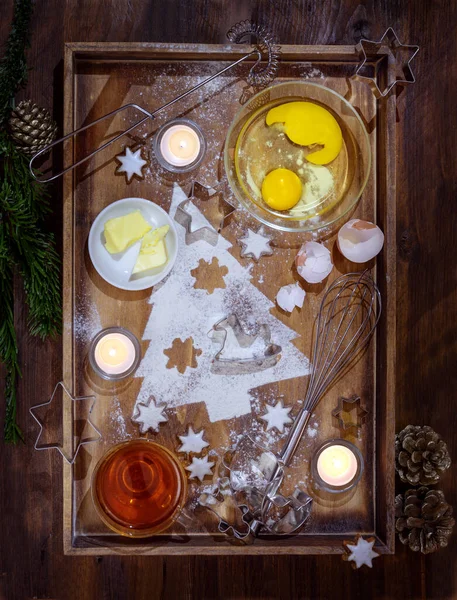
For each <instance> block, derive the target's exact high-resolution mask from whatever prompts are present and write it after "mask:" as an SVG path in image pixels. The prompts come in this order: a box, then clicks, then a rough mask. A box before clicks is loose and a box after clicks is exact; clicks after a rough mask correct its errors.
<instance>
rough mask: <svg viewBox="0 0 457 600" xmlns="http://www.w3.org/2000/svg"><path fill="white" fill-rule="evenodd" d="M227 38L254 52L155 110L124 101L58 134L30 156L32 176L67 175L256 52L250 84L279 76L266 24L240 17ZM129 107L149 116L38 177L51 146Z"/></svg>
mask: <svg viewBox="0 0 457 600" xmlns="http://www.w3.org/2000/svg"><path fill="white" fill-rule="evenodd" d="M227 38H228V39H229V41H231V42H234V43H236V44H240V43H242V42H243V41H249V42H250V43H253V49H252V51H251V52H249V53H248V54H246V55H245V56H242V57H241V58H239V59H238V60H236V61H234V62H233V63H231V64H229V65H228V66H227V67H224V68H223V69H221V70H220V71H218V72H217V73H215V74H214V75H211V76H210V77H208V78H207V79H205V80H204V81H202V82H201V83H199V84H198V85H196V86H194V87H193V88H191V89H189V90H187V91H185V92H183V93H182V94H180V95H179V96H177V97H176V98H173V100H170V101H169V102H167V103H166V104H164V105H162V106H160V107H159V108H157V109H156V110H154V111H152V112H150V111H148V110H146V109H145V108H143V107H142V106H139V105H138V104H134V103H130V104H124V106H120V107H119V108H117V109H116V110H113V111H111V112H110V113H108V114H106V115H103V116H102V117H100V118H99V119H96V120H95V121H92V123H88V124H87V125H84V126H83V127H80V128H79V129H75V131H72V132H71V133H68V134H67V135H65V136H63V137H62V138H59V139H58V140H56V141H54V142H52V144H49V145H48V146H46V147H45V148H43V149H42V150H40V151H39V152H37V153H36V154H35V155H34V156H32V158H31V159H30V162H29V170H30V173H31V175H32V177H33V178H34V179H36V181H38V182H39V183H47V182H48V181H53V180H54V179H57V178H58V177H60V176H61V175H64V173H67V172H68V171H71V170H72V169H74V168H75V167H77V166H79V165H80V164H82V163H84V162H86V161H87V160H89V159H90V158H92V157H93V156H95V154H97V153H98V152H101V151H102V150H104V149H105V148H107V147H108V146H110V145H111V144H113V143H114V142H115V141H116V140H118V139H120V138H121V137H123V136H124V135H127V133H130V132H131V131H133V130H134V129H136V128H137V127H139V126H140V125H142V124H143V123H145V122H146V121H147V120H148V119H154V116H155V115H156V114H157V113H159V112H160V111H162V110H165V109H166V108H169V107H170V106H172V105H173V104H175V103H176V102H179V101H180V100H182V99H183V98H185V97H186V96H188V95H189V94H192V92H195V91H196V90H198V89H200V88H201V87H203V86H204V85H206V84H207V83H209V82H210V81H213V79H216V78H217V77H219V76H220V75H222V74H223V73H225V72H227V71H229V70H230V69H233V67H235V66H236V65H239V64H240V63H242V62H244V61H245V60H247V59H249V58H251V57H254V56H257V60H256V62H255V63H254V65H253V66H252V67H251V69H250V70H249V75H248V77H247V82H248V84H249V85H251V86H253V87H254V88H257V89H261V88H263V87H265V86H266V85H268V84H269V83H271V82H272V81H273V79H274V78H275V76H276V72H277V70H278V66H279V55H280V48H279V46H277V45H276V44H275V42H274V40H273V37H272V35H271V33H270V32H269V30H268V29H267V28H266V27H264V26H262V25H257V24H256V23H253V22H252V21H249V20H246V21H241V22H240V23H237V24H236V25H234V26H233V27H232V28H231V29H229V31H228V32H227ZM262 61H265V64H264V65H261V62H262ZM127 108H135V109H137V110H139V111H140V112H142V113H143V114H144V115H146V116H145V117H143V118H142V119H140V120H139V121H137V122H136V123H134V124H133V125H131V126H130V127H128V128H127V129H125V130H124V131H121V133H119V134H118V135H116V136H115V137H113V138H112V139H111V140H109V141H108V142H106V143H105V144H103V145H102V146H99V147H98V148H96V149H95V150H93V151H92V152H91V153H90V154H88V155H87V156H85V157H84V158H82V159H80V160H78V161H77V162H75V163H73V164H72V165H70V166H69V167H67V168H66V169H64V170H63V171H59V173H57V174H55V175H53V176H52V177H48V178H47V179H39V178H38V177H37V176H36V174H35V172H34V170H33V163H34V161H35V160H36V159H37V158H38V157H40V156H42V155H43V154H46V153H47V152H49V150H51V148H53V147H54V146H57V145H58V144H62V143H63V142H64V141H65V140H68V139H69V138H72V137H74V136H76V135H77V134H78V133H81V132H82V131H85V130H86V129H89V128H90V127H93V126H94V125H96V124H97V123H100V122H101V121H104V120H105V119H110V118H111V117H114V116H115V115H116V114H117V113H119V112H121V111H123V110H126V109H127Z"/></svg>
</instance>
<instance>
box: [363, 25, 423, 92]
mask: <svg viewBox="0 0 457 600" xmlns="http://www.w3.org/2000/svg"><path fill="white" fill-rule="evenodd" d="M356 51H357V52H358V54H359V60H360V63H359V65H358V67H357V70H356V72H355V73H354V75H353V76H352V77H353V78H354V79H359V80H361V81H364V82H366V83H368V85H369V86H370V88H371V90H372V92H373V94H374V95H375V97H376V98H385V97H386V96H387V95H388V94H389V93H390V92H391V91H392V89H393V88H394V86H395V85H402V86H404V85H407V84H409V83H414V82H415V81H416V79H415V77H414V73H413V71H412V69H411V66H410V63H411V61H412V60H413V58H414V57H415V56H416V54H417V53H418V52H419V46H411V45H408V44H402V43H401V42H400V40H399V39H398V36H397V34H396V33H395V31H394V30H393V29H392V27H389V28H388V29H387V31H386V32H385V33H384V35H383V36H382V38H381V39H380V40H379V42H375V41H372V40H365V39H361V40H360V42H359V43H358V44H357V46H356ZM405 52H408V53H409V55H410V56H409V58H408V59H407V60H406V61H405V59H404V54H405ZM389 58H390V59H391V60H392V61H393V63H394V64H395V73H394V72H393V71H394V69H390V68H389V75H388V81H387V83H386V85H385V86H383V88H382V89H381V88H380V87H379V84H378V77H377V73H378V69H377V64H378V63H379V62H380V61H382V60H389ZM372 62H374V63H375V64H374V65H373V64H369V63H372ZM389 62H390V61H389ZM394 76H395V79H393V77H394ZM392 79H393V80H392Z"/></svg>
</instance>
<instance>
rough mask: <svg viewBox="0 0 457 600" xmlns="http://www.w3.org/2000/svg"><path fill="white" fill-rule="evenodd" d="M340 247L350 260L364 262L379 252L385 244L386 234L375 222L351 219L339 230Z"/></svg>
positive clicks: (338, 242) (338, 241)
mask: <svg viewBox="0 0 457 600" xmlns="http://www.w3.org/2000/svg"><path fill="white" fill-rule="evenodd" d="M337 244H338V249H339V251H340V252H341V254H342V255H343V256H344V257H346V258H347V259H348V260H350V261H352V262H355V263H364V262H367V261H369V260H371V259H372V258H374V257H375V256H376V255H377V254H379V253H380V252H381V250H382V247H383V245H384V234H383V232H382V231H381V230H380V229H379V227H378V226H377V225H375V224H374V223H370V221H363V220H362V219H351V220H350V221H348V222H347V223H345V224H344V225H343V227H341V229H340V230H339V231H338V240H337Z"/></svg>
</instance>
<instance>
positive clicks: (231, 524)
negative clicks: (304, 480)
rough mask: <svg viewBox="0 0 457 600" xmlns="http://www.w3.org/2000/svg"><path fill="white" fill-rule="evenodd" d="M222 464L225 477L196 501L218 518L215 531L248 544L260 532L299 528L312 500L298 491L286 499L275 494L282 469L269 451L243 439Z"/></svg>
mask: <svg viewBox="0 0 457 600" xmlns="http://www.w3.org/2000/svg"><path fill="white" fill-rule="evenodd" d="M223 464H224V467H225V469H226V470H227V472H228V473H229V476H228V477H225V478H223V479H221V480H220V483H219V488H217V489H216V490H215V492H213V494H202V496H200V498H199V504H200V505H201V506H204V507H206V508H208V509H209V510H211V511H212V512H213V513H214V514H215V515H216V516H217V517H218V519H219V525H218V529H219V531H221V532H223V533H230V534H233V535H234V536H235V537H236V538H237V539H241V540H243V541H245V542H251V543H252V542H253V541H254V537H255V535H254V534H257V533H258V532H259V531H260V530H263V531H265V532H267V533H271V534H274V535H280V534H284V535H290V534H293V533H295V532H296V531H298V530H299V529H301V528H302V527H303V525H304V523H305V522H306V520H307V519H308V517H309V515H310V513H311V507H312V498H311V497H310V496H308V495H307V494H305V492H303V491H302V490H300V489H299V488H296V489H295V490H294V492H293V494H292V495H291V496H289V497H286V496H283V495H281V494H279V493H278V489H279V487H280V486H281V484H282V481H283V477H284V470H283V468H282V466H281V465H280V463H279V460H278V457H276V456H275V455H274V454H273V453H272V452H270V451H268V450H266V449H265V448H263V447H262V446H260V445H259V444H257V443H256V442H255V441H254V440H252V439H251V438H249V436H245V437H244V438H243V439H242V440H241V441H240V443H239V444H238V446H237V448H236V450H235V452H234V453H230V452H229V453H227V455H226V456H225V457H224V461H223ZM221 493H222V494H223V499H222V500H221ZM246 526H247V527H246Z"/></svg>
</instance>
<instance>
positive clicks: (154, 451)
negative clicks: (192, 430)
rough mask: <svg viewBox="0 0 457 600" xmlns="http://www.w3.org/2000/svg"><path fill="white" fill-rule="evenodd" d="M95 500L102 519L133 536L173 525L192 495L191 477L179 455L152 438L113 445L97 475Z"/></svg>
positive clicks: (143, 535)
mask: <svg viewBox="0 0 457 600" xmlns="http://www.w3.org/2000/svg"><path fill="white" fill-rule="evenodd" d="M91 492H92V500H93V502H94V505H95V508H96V511H97V513H98V515H99V517H100V519H101V520H102V521H103V522H104V523H105V525H107V526H108V527H109V528H110V529H111V530H112V531H115V532H116V533H118V534H120V535H124V536H128V537H134V538H144V537H150V536H152V535H155V534H157V533H160V532H162V531H164V530H165V529H168V527H170V526H171V525H172V524H173V523H174V522H175V521H176V520H177V519H178V517H179V515H180V513H181V511H182V508H183V506H184V504H185V502H186V498H187V478H186V475H185V472H184V469H183V467H182V465H181V463H180V462H179V460H178V458H177V457H176V456H175V455H174V454H173V453H172V452H170V450H168V449H167V448H165V447H164V446H161V445H160V444H156V443H155V442H151V441H150V440H147V439H137V440H129V441H127V442H122V443H121V444H117V445H116V446H113V447H112V448H111V449H110V450H108V452H107V453H106V454H105V455H104V456H103V457H102V458H101V459H100V461H99V462H98V464H97V465H96V467H95V469H94V472H93V474H92V481H91Z"/></svg>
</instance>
